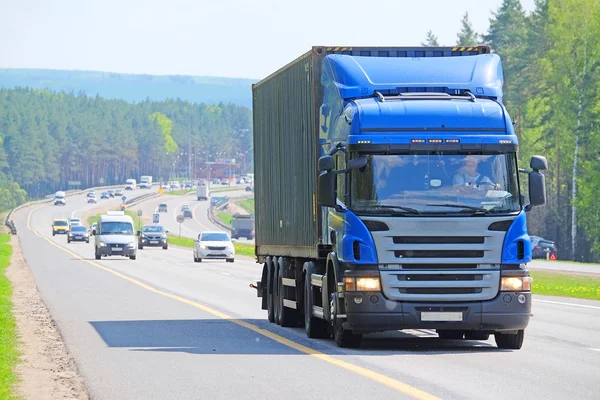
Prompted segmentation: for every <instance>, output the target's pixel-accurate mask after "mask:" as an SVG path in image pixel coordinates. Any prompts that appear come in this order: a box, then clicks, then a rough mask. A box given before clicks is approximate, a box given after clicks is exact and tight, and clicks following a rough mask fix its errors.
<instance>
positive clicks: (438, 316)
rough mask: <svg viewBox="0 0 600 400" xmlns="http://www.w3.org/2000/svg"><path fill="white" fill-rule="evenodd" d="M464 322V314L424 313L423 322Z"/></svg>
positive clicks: (422, 314)
mask: <svg viewBox="0 0 600 400" xmlns="http://www.w3.org/2000/svg"><path fill="white" fill-rule="evenodd" d="M462 320H463V314H462V312H422V313H421V321H437V322H440V321H444V322H449V321H454V322H460V321H462Z"/></svg>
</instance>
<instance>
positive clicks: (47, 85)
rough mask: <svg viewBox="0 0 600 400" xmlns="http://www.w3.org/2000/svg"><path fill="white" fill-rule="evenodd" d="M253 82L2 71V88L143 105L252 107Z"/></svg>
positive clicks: (160, 76)
mask: <svg viewBox="0 0 600 400" xmlns="http://www.w3.org/2000/svg"><path fill="white" fill-rule="evenodd" d="M254 82H256V81H255V80H251V79H238V78H216V77H200V76H181V75H166V76H163V75H134V74H118V73H110V72H93V71H64V70H46V69H3V68H0V88H6V89H12V88H16V87H29V88H34V89H48V90H52V91H56V92H61V91H65V92H68V93H74V94H78V93H79V92H84V93H85V94H87V95H88V96H90V97H95V96H96V95H99V96H101V97H103V98H107V99H122V100H125V101H128V102H139V101H143V100H146V99H147V98H149V99H150V100H153V101H162V100H165V99H177V98H179V99H182V100H186V101H189V102H192V103H208V104H218V103H220V102H223V103H234V104H237V105H242V106H245V107H251V106H252V90H251V85H252V83H254Z"/></svg>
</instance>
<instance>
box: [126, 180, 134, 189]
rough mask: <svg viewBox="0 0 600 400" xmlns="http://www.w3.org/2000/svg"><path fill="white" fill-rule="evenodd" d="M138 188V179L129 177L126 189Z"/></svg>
mask: <svg viewBox="0 0 600 400" xmlns="http://www.w3.org/2000/svg"><path fill="white" fill-rule="evenodd" d="M135 188H136V180H135V179H127V180H126V181H125V190H135Z"/></svg>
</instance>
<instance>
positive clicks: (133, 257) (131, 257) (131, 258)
mask: <svg viewBox="0 0 600 400" xmlns="http://www.w3.org/2000/svg"><path fill="white" fill-rule="evenodd" d="M136 258H137V257H136V256H129V259H130V260H135V259H136Z"/></svg>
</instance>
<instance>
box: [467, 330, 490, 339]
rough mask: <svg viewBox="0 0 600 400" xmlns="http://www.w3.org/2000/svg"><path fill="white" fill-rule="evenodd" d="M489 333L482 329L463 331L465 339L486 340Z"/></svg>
mask: <svg viewBox="0 0 600 400" xmlns="http://www.w3.org/2000/svg"><path fill="white" fill-rule="evenodd" d="M489 338H490V334H489V333H487V332H482V331H467V332H465V339H467V340H488V339H489Z"/></svg>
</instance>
